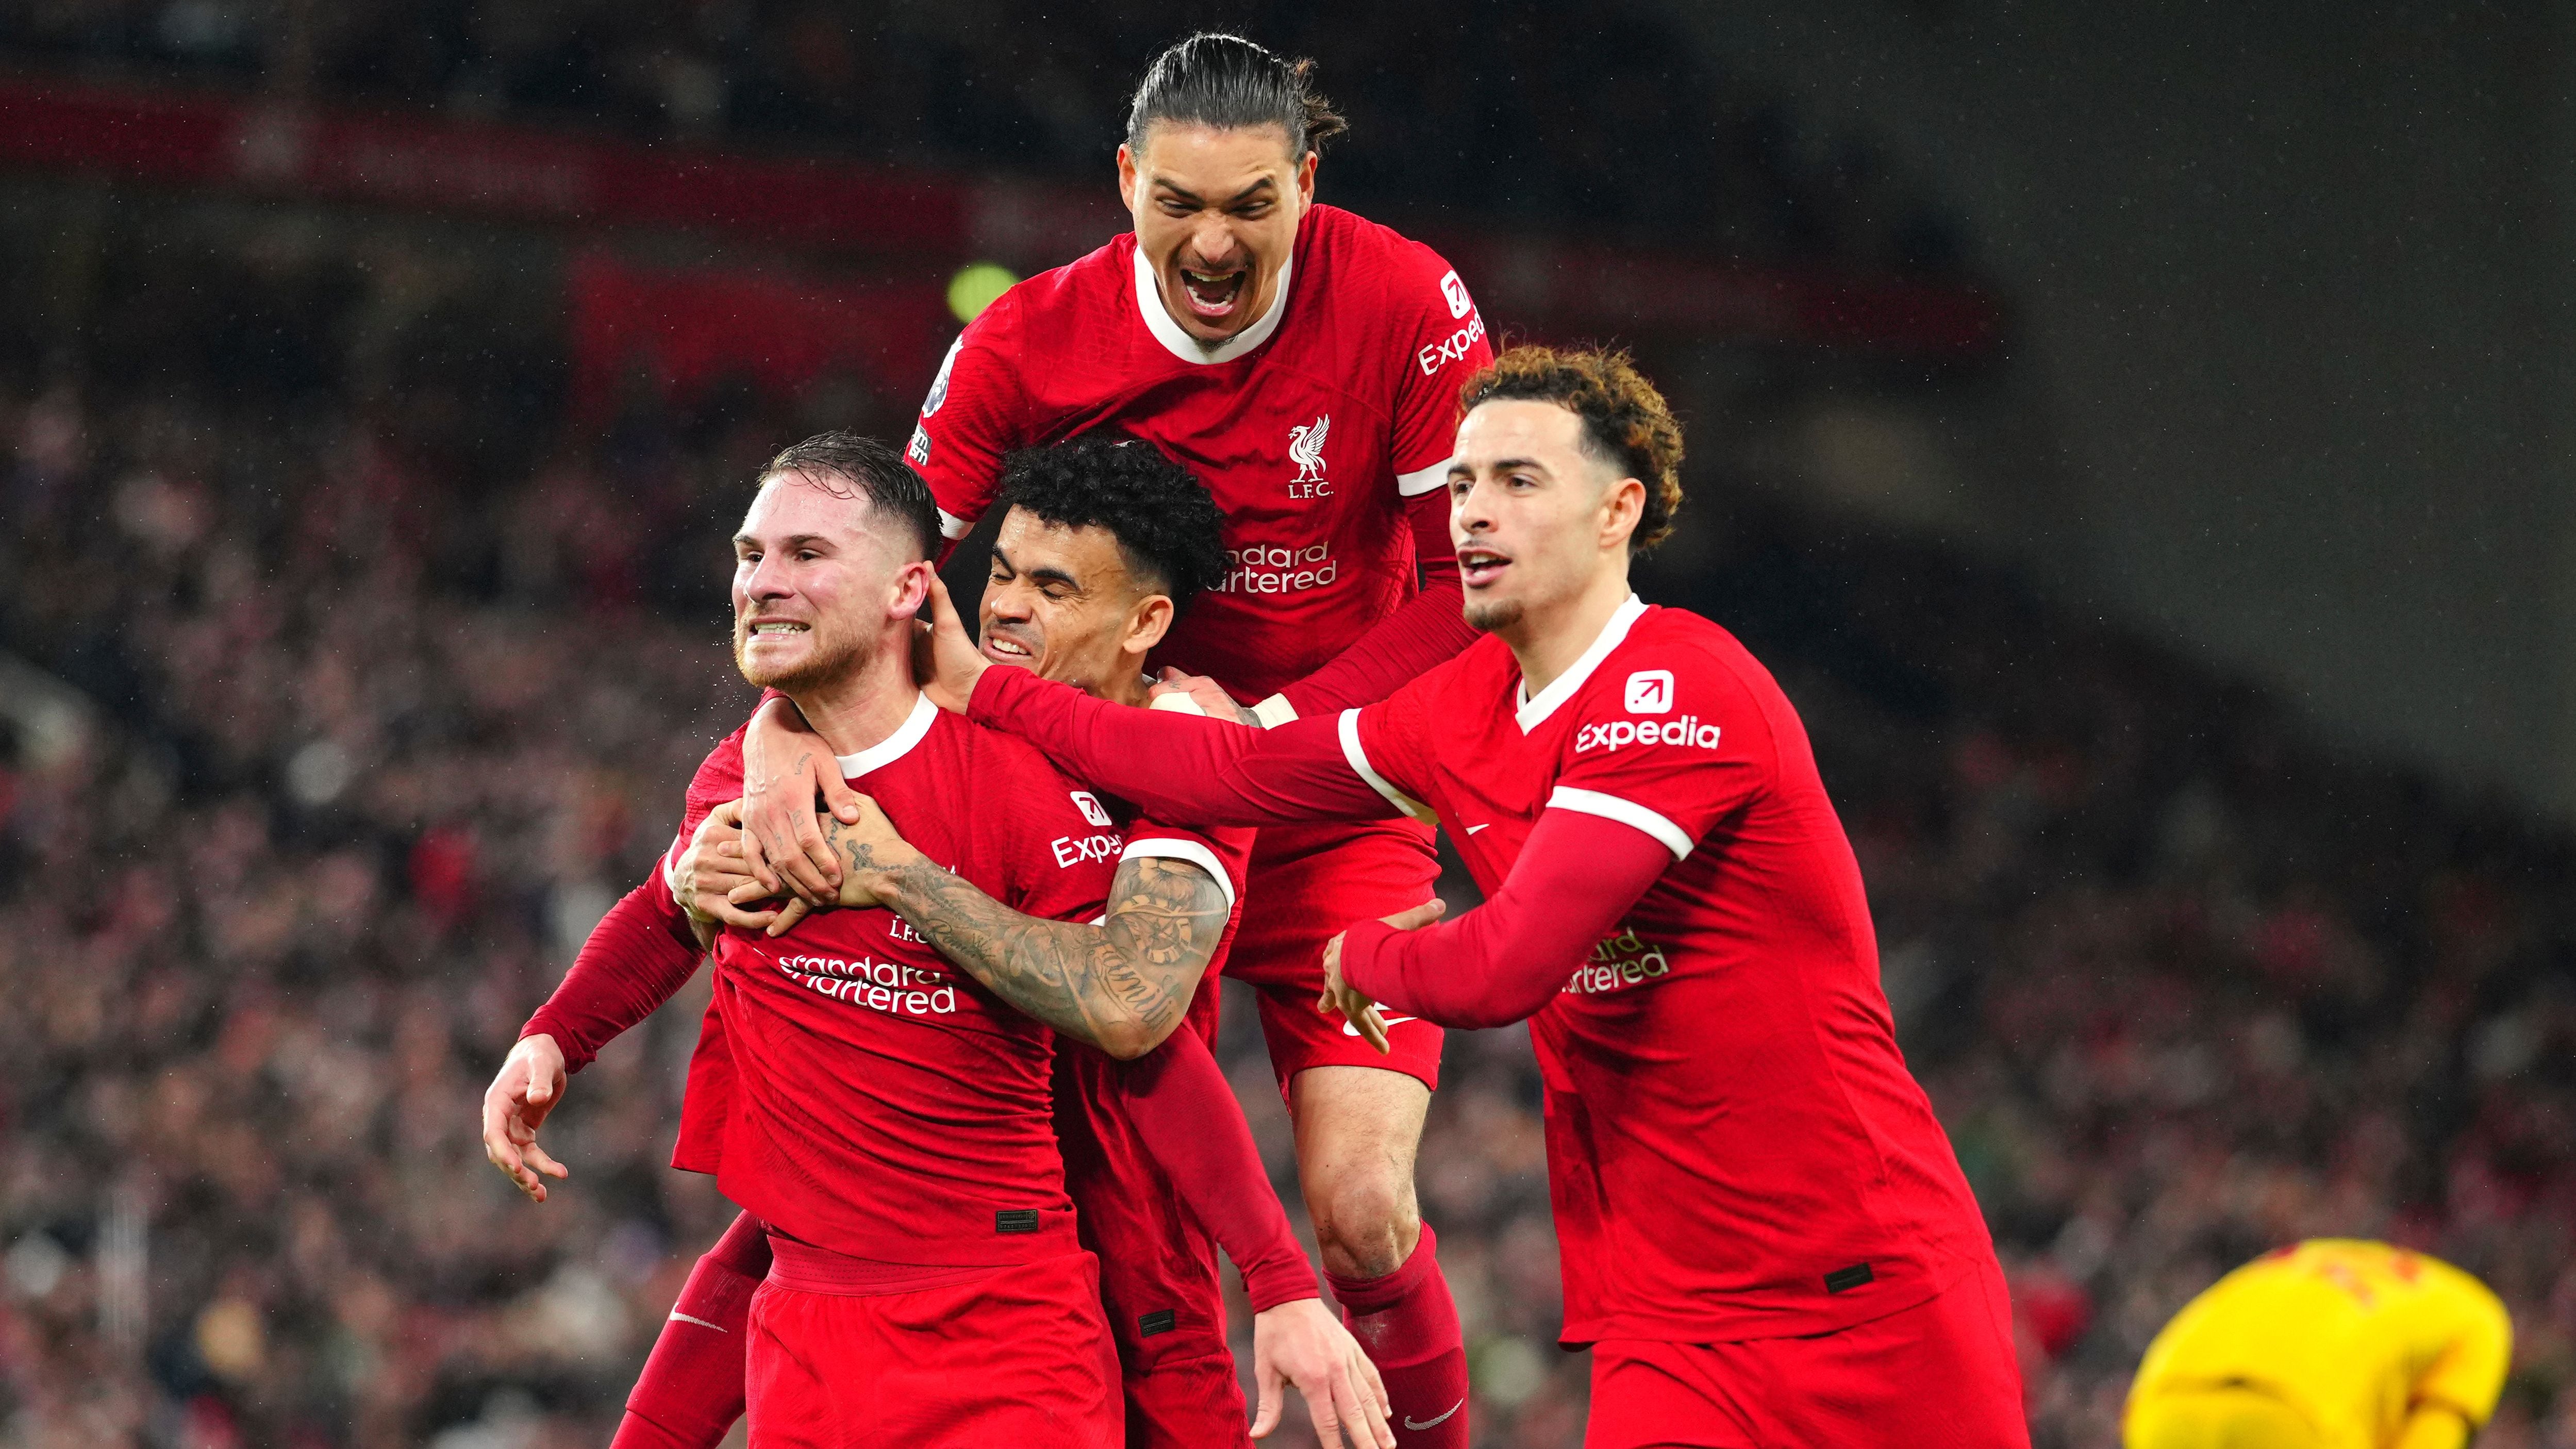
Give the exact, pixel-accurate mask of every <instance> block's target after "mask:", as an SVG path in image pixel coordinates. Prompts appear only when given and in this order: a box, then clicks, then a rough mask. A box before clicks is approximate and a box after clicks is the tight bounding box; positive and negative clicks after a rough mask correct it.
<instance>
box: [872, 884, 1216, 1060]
mask: <svg viewBox="0 0 2576 1449" xmlns="http://www.w3.org/2000/svg"><path fill="white" fill-rule="evenodd" d="M867 852H868V847H866V846H865V845H861V844H858V843H856V842H852V843H851V848H850V851H849V855H850V859H851V861H852V864H853V866H854V867H855V868H858V869H872V868H874V867H873V866H871V865H869V864H865V863H863V862H862V859H861V858H862V857H863V856H864V855H866V854H867ZM875 889H876V891H877V894H878V895H879V897H880V898H882V899H883V900H884V901H885V902H886V904H887V905H889V906H891V907H893V908H894V910H895V911H896V913H897V914H899V915H901V916H902V917H903V918H904V919H905V920H907V921H910V922H911V923H912V925H913V928H914V929H916V930H918V931H920V932H921V933H922V935H923V936H924V937H926V938H927V939H928V940H929V941H930V943H931V944H932V945H934V946H936V947H938V948H939V954H941V955H942V956H945V957H947V958H948V959H949V960H951V961H954V962H955V963H957V964H958V965H959V966H961V967H963V968H965V970H966V973H967V974H968V975H970V976H972V977H974V978H975V979H976V980H977V981H979V982H981V983H983V985H984V987H985V988H986V989H987V990H989V991H991V992H992V993H993V994H994V995H996V996H999V997H1001V998H1002V999H1003V1000H1004V1001H1007V1002H1009V1003H1011V1005H1013V1006H1016V1007H1018V1008H1019V1009H1020V1010H1022V1011H1024V1012H1026V1013H1028V1014H1029V1015H1030V1016H1033V1017H1035V1018H1037V1019H1038V1020H1040V1021H1042V1022H1045V1023H1046V1024H1047V1025H1049V1026H1051V1027H1054V1028H1055V1029H1056V1030H1058V1031H1061V1032H1064V1033H1065V1034H1066V1035H1068V1036H1073V1037H1078V1038H1080V1039H1081V1040H1083V1041H1087V1042H1090V1043H1091V1044H1092V1045H1094V1046H1098V1047H1103V1048H1106V1049H1108V1050H1111V1051H1117V1050H1119V1049H1120V1048H1121V1047H1122V1046H1138V1045H1141V1043H1143V1042H1148V1041H1160V1040H1161V1039H1162V1038H1163V1037H1165V1036H1167V1035H1169V1034H1170V1032H1171V1031H1172V1029H1173V1028H1174V1027H1175V1026H1177V1025H1178V1024H1179V1022H1180V1019H1181V1015H1182V1013H1183V1012H1185V1011H1187V1010H1188V1009H1189V1004H1190V997H1191V996H1192V995H1193V994H1194V993H1196V992H1197V990H1198V985H1199V975H1200V973H1201V972H1202V971H1204V970H1205V969H1206V968H1207V962H1208V957H1209V956H1210V955H1211V954H1213V953H1214V952H1215V950H1216V943H1217V938H1218V937H1219V936H1221V935H1223V934H1224V932H1225V922H1226V916H1227V909H1226V899H1225V892H1224V889H1223V888H1222V887H1220V886H1219V885H1218V884H1217V883H1216V881H1214V880H1213V879H1211V878H1209V876H1208V874H1207V872H1205V871H1203V870H1201V869H1199V868H1198V867H1197V866H1194V865H1191V864H1189V863H1188V862H1186V861H1177V860H1158V859H1152V858H1142V859H1137V860H1131V861H1128V862H1127V863H1125V864H1124V865H1121V866H1120V867H1119V868H1118V878H1117V883H1116V884H1115V886H1114V887H1113V888H1112V890H1111V894H1110V901H1109V917H1108V919H1107V920H1106V921H1104V922H1102V923H1101V924H1100V925H1097V926H1089V925H1078V924H1075V923H1073V922H1070V921H1045V920H1039V919H1038V918H1036V917H1034V916H1025V915H1022V914H1020V913H1019V912H1018V911H1014V910H1012V909H1010V908H1009V907H1008V906H1005V905H1003V904H1001V903H1000V902H999V901H996V900H994V899H993V898H992V897H991V896H988V895H986V894H984V893H983V892H982V891H980V890H977V889H976V888H975V887H973V886H972V885H969V884H967V883H966V882H965V881H962V880H960V879H958V878H957V877H956V876H954V875H951V874H949V873H948V872H947V871H944V870H941V869H940V868H939V867H937V866H935V865H932V864H930V863H929V862H928V861H920V862H917V863H914V864H908V865H900V866H896V867H894V868H893V869H892V870H889V871H887V872H886V873H885V874H884V875H883V876H882V877H881V878H880V880H879V881H878V882H877V883H876V886H875Z"/></svg>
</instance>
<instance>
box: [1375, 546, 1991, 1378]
mask: <svg viewBox="0 0 2576 1449" xmlns="http://www.w3.org/2000/svg"><path fill="white" fill-rule="evenodd" d="M1341 737H1342V741H1343V748H1344V752H1345V754H1346V756H1347V758H1348V760H1349V763H1350V765H1351V766H1352V768H1354V769H1355V770H1357V771H1358V772H1359V773H1360V774H1361V775H1362V776H1363V777H1364V778H1366V779H1367V780H1368V781H1369V783H1370V784H1372V785H1374V786H1376V787H1377V788H1378V790H1379V791H1380V793H1382V794H1384V795H1386V796H1387V797H1388V798H1389V799H1391V800H1394V801H1395V802H1396V803H1397V804H1398V805H1399V806H1400V807H1406V808H1410V809H1415V810H1419V809H1420V808H1421V807H1422V806H1423V805H1427V806H1428V807H1429V808H1430V810H1431V811H1432V812H1434V813H1436V814H1437V816H1438V818H1439V821H1440V824H1441V825H1442V826H1443V827H1444V828H1445V829H1447V831H1448V832H1449V834H1450V838H1451V839H1453V840H1455V841H1456V842H1457V844H1458V849H1459V853H1460V854H1461V855H1462V856H1464V857H1465V859H1466V863H1467V865H1468V867H1469V869H1470V870H1471V871H1473V872H1474V874H1475V878H1476V881H1477V884H1479V885H1480V886H1482V887H1483V888H1484V889H1485V890H1486V891H1487V892H1489V893H1490V892H1493V891H1496V890H1498V889H1500V888H1501V886H1502V883H1503V880H1504V878H1505V877H1506V876H1507V875H1509V874H1510V872H1511V869H1512V864H1513V862H1514V860H1516V859H1517V858H1518V857H1519V855H1520V851H1521V845H1522V842H1523V840H1524V839H1526V838H1527V836H1528V834H1529V831H1530V827H1531V825H1532V824H1533V823H1534V822H1535V821H1536V820H1537V818H1538V816H1539V814H1540V812H1542V811H1544V810H1548V809H1561V810H1579V811H1583V812H1585V813H1588V814H1592V815H1599V816H1604V817H1607V818H1609V819H1611V820H1616V821H1620V822H1622V823H1624V824H1627V825H1629V826H1632V827H1634V828H1636V829H1637V830H1640V831H1643V832H1645V833H1646V834H1648V835H1650V836H1652V837H1654V838H1655V839H1656V840H1658V841H1660V842H1662V843H1663V844H1664V846H1665V847H1666V848H1667V849H1669V850H1670V851H1671V852H1672V855H1673V864H1672V866H1671V868H1670V869H1668V870H1667V871H1666V872H1665V873H1664V874H1663V876H1662V877H1661V878H1660V879H1658V880H1657V881H1656V882H1655V884H1654V885H1653V887H1652V888H1650V889H1649V890H1648V891H1647V893H1646V894H1645V896H1644V897H1643V898H1641V899H1640V900H1639V901H1638V902H1637V905H1636V907H1635V909H1634V910H1633V911H1631V912H1630V913H1629V915H1628V917H1627V919H1626V920H1625V922H1624V923H1623V924H1622V927H1621V929H1620V930H1619V931H1618V932H1617V933H1616V934H1615V935H1612V936H1611V937H1609V938H1608V939H1606V940H1604V941H1602V942H1601V943H1600V944H1599V945H1598V946H1597V947H1596V948H1595V949H1594V950H1593V952H1592V956H1591V959H1590V960H1588V961H1586V962H1583V963H1582V964H1580V965H1579V966H1577V967H1576V968H1575V969H1574V970H1573V972H1572V973H1571V975H1570V977H1569V979H1568V980H1567V981H1566V983H1565V985H1564V987H1563V988H1562V990H1561V991H1560V992H1559V993H1558V995H1557V996H1556V998H1555V1000H1554V1001H1552V1002H1551V1003H1550V1004H1549V1005H1548V1006H1547V1007H1546V1008H1545V1009H1543V1010H1542V1011H1540V1012H1539V1014H1538V1015H1537V1016H1535V1017H1533V1018H1531V1021H1530V1033H1531V1038H1532V1041H1533V1042H1534V1044H1535V1045H1536V1047H1537V1052H1538V1060H1539V1069H1540V1072H1541V1074H1542V1076H1543V1077H1544V1079H1545V1082H1546V1088H1547V1092H1546V1097H1547V1102H1546V1116H1547V1123H1546V1128H1547V1154H1548V1177H1549V1186H1550V1194H1551V1196H1552V1198H1553V1199H1554V1203H1555V1209H1556V1231H1557V1238H1558V1241H1559V1242H1560V1244H1561V1245H1562V1251H1563V1260H1564V1275H1565V1293H1566V1304H1565V1330H1564V1337H1565V1339H1566V1341H1567V1342H1569V1343H1586V1342H1593V1341H1597V1340H1601V1339H1662V1340H1669V1341H1680V1342H1693V1343H1707V1342H1722V1341H1728V1340H1736V1339H1748V1338H1768V1337H1778V1336H1786V1335H1795V1334H1810V1333H1824V1332H1829V1331H1832V1330H1835V1329H1839V1328H1843V1327H1847V1326H1849V1325H1851V1324H1854V1323H1860V1322H1864V1321H1866V1320H1868V1319H1870V1318H1874V1317H1876V1316H1878V1315H1881V1314H1885V1313H1890V1312H1894V1311H1896V1310H1898V1309H1901V1308H1905V1307H1908V1306H1910V1305H1912V1304H1914V1303H1917V1302H1921V1301H1923V1300H1924V1299H1927V1298H1929V1297H1931V1296H1932V1295H1933V1294H1934V1293H1936V1292H1938V1291H1940V1290H1941V1289H1942V1288H1943V1287H1945V1286H1947V1285H1948V1284H1949V1283H1950V1282H1951V1281H1952V1280H1953V1279H1954V1278H1955V1277H1957V1276H1958V1275H1959V1274H1960V1273H1961V1272H1963V1271H1965V1270H1966V1269H1967V1268H1968V1267H1969V1266H1970V1265H1972V1264H1973V1263H1975V1262H1976V1261H1978V1259H1979V1258H1980V1257H1981V1256H1982V1255H1985V1254H1988V1253H1991V1251H1992V1249H1991V1246H1990V1245H1989V1244H1988V1242H1987V1239H1986V1234H1985V1225H1984V1220H1983V1219H1982V1218H1981V1217H1980V1216H1979V1213H1978V1209H1977V1204H1976V1201H1975V1199H1974V1198H1973V1197H1971V1196H1970V1195H1969V1192H1968V1185H1967V1181H1966V1179H1965V1178H1964V1177H1963V1176H1961V1174H1960V1172H1959V1166H1958V1161H1957V1159H1956V1158H1955V1157H1954V1156H1953V1155H1952V1153H1951V1151H1950V1143H1949V1139H1948V1138H1947V1137H1946V1136H1945V1135H1944V1134H1943V1133H1942V1130H1941V1124H1940V1123H1939V1122H1938V1121H1937V1120H1936V1119H1935V1118H1934V1117H1933V1115H1932V1108H1931V1104H1930V1103H1929V1101H1927V1100H1926V1099H1925V1097H1924V1095H1923V1091H1922V1088H1921V1087H1920V1086H1918V1085H1917V1084H1916V1083H1915V1081H1914V1079H1913V1077H1912V1075H1911V1074H1909V1073H1908V1072H1907V1071H1906V1068H1905V1059H1904V1057H1903V1055H1902V1054H1901V1053H1900V1052H1899V1051H1898V1049H1897V1045H1896V1032H1895V1024H1894V1022H1893V1020H1892V1019H1891V1017H1890V1016H1889V1013H1888V1007H1887V998H1886V995H1885V993H1884V992H1882V991H1881V990H1880V987H1879V976H1878V947H1877V941H1876V938H1875V936H1874V934H1873V932H1872V930H1871V927H1870V918H1869V903H1868V899H1867V897H1866V896H1865V895H1864V893H1863V891H1862V888H1861V878H1860V869H1859V866H1858V864H1857V862H1856V861H1855V860H1854V859H1853V856H1852V852H1851V846H1850V844H1849V842H1848V841H1847V840H1846V839H1845V837H1844V835H1843V830H1842V823H1841V821H1840V820H1839V819H1838V818H1837V817H1836V816H1835V814H1834V808H1833V804H1832V802H1831V801H1830V800H1829V799H1827V797H1826V795H1825V789H1824V784H1823V782H1822V781H1821V780H1820V779H1819V778H1818V777H1817V774H1816V765H1815V759H1814V756H1813V754H1812V753H1811V752H1810V750H1809V747H1808V743H1807V735H1806V730H1805V728H1804V726H1802V725H1801V724H1800V723H1799V722H1798V716H1797V713H1796V712H1795V711H1794V710H1793V709H1791V708H1790V705H1789V701H1788V699H1787V698H1786V697H1785V696H1783V695H1782V694H1781V692H1780V688H1779V686H1778V685H1777V684H1776V683H1774V682H1773V681H1772V678H1771V676H1770V674H1769V672H1768V671H1766V670H1764V669H1763V667H1762V666H1761V665H1760V664H1759V663H1758V662H1756V661H1755V660H1754V658H1753V656H1752V655H1751V654H1749V653H1747V652H1746V651H1745V649H1744V647H1743V646H1742V645H1741V644H1739V643H1737V642H1736V640H1735V638H1734V636H1733V635H1731V634H1729V633H1727V632H1726V631H1725V630H1724V629H1721V628H1719V627H1718V626H1717V625H1715V624H1712V623H1710V622H1708V621H1707V620H1705V619H1702V618H1699V617H1697V616H1696V615H1693V614H1689V613H1685V612H1683V611H1681V610H1677V609H1661V608H1648V607H1646V606H1645V605H1643V604H1641V603H1639V602H1638V601H1637V600H1636V599H1634V598H1633V597H1632V598H1630V599H1629V601H1628V602H1627V604H1626V605H1624V606H1623V607H1622V608H1621V609H1620V611H1619V613H1618V614H1617V616H1616V617H1614V618H1613V619H1612V621H1611V623H1610V624H1609V626H1608V627H1607V628H1605V629H1604V630H1603V631H1602V634H1601V637H1600V638H1599V639H1598V640H1597V641H1596V642H1595V643H1594V644H1593V645H1592V647H1591V648H1590V649H1589V650H1587V651H1586V652H1585V653H1584V655H1583V657H1582V659H1581V660H1580V661H1578V662H1577V663H1576V664H1575V666H1574V667H1573V668H1572V669H1570V670H1568V671H1566V673H1565V674H1564V676H1563V677H1561V678H1559V679H1557V680H1556V681H1555V682H1554V683H1552V684H1550V685H1549V686H1548V687H1547V688H1546V689H1544V690H1542V691H1540V693H1539V695H1538V696H1537V697H1536V698H1535V699H1532V698H1528V697H1526V696H1525V694H1524V693H1523V691H1522V687H1521V676H1520V668H1519V665H1518V664H1517V663H1516V662H1515V660H1514V659H1513V657H1512V653H1511V650H1510V649H1509V648H1507V647H1506V646H1505V645H1504V644H1503V642H1502V641H1501V640H1499V639H1496V638H1492V637H1490V636H1489V637H1487V638H1485V639H1482V640H1479V641H1478V642H1477V643H1476V644H1475V645H1474V646H1472V647H1470V648H1469V649H1468V650H1467V652H1465V653H1464V654H1461V655H1459V656H1458V657H1457V658H1456V659H1454V660H1451V661H1450V662H1449V663H1448V664H1445V665H1443V666H1441V667H1440V668H1438V669H1435V670H1433V671H1431V672H1430V673H1428V674H1425V675H1423V676H1422V677H1421V678H1420V679H1418V680H1416V681H1414V683H1412V684H1411V685H1408V686H1406V687H1405V688H1404V689H1403V690H1402V691H1400V692H1398V693H1397V694H1395V695H1394V696H1393V697H1391V698H1389V699H1387V700H1385V701H1382V702H1380V703H1378V704H1375V705H1371V706H1368V707H1367V708H1365V709H1358V710H1352V711H1349V712H1347V713H1345V714H1344V715H1343V716H1342V724H1341Z"/></svg>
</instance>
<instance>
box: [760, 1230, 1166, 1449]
mask: <svg viewBox="0 0 2576 1449" xmlns="http://www.w3.org/2000/svg"><path fill="white" fill-rule="evenodd" d="M751 1331H752V1338H751V1342H750V1344H749V1345H748V1347H749V1349H750V1353H749V1355H748V1359H749V1362H748V1363H747V1365H746V1371H745V1387H746V1388H747V1390H748V1391H749V1398H750V1404H749V1413H748V1418H749V1420H750V1437H751V1442H752V1444H753V1445H755V1446H757V1449H808V1446H812V1449H879V1446H883V1449H896V1446H902V1449H981V1446H987V1445H994V1444H1008V1445H1011V1446H1014V1449H1115V1446H1116V1445H1117V1444H1118V1443H1119V1441H1120V1435H1121V1427H1120V1426H1121V1418H1122V1407H1123V1406H1122V1400H1121V1394H1120V1389H1119V1382H1118V1364H1117V1358H1116V1355H1115V1354H1114V1353H1113V1352H1112V1351H1111V1349H1110V1344H1109V1332H1108V1324H1107V1322H1106V1320H1105V1319H1104V1318H1103V1317H1102V1314H1101V1309H1100V1284H1099V1278H1098V1275H1097V1273H1096V1271H1095V1268H1094V1264H1093V1261H1092V1257H1091V1255H1090V1254H1089V1253H1071V1254H1066V1255H1064V1256H1063V1257H1060V1258H1051V1259H1046V1260H1043V1261H1041V1262H1037V1263H1029V1264H1023V1265H1020V1266H1018V1267H1014V1268H1007V1269H1003V1270H1001V1271H1000V1272H997V1273H995V1274H993V1275H992V1276H990V1277H988V1278H984V1279H980V1280H977V1281H976V1282H973V1283H968V1284H958V1285H951V1286H942V1287H937V1288H928V1289H921V1290H916V1291H912V1292H903V1293H884V1294H872V1295H866V1296H858V1295H842V1294H825V1293H808V1292H796V1291H787V1290H780V1289H779V1288H778V1287H777V1285H776V1284H774V1283H772V1284H764V1285H763V1286H762V1288H761V1290H760V1292H759V1293H758V1294H756V1295H755V1296H754V1297H753V1300H752V1322H751Z"/></svg>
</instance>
